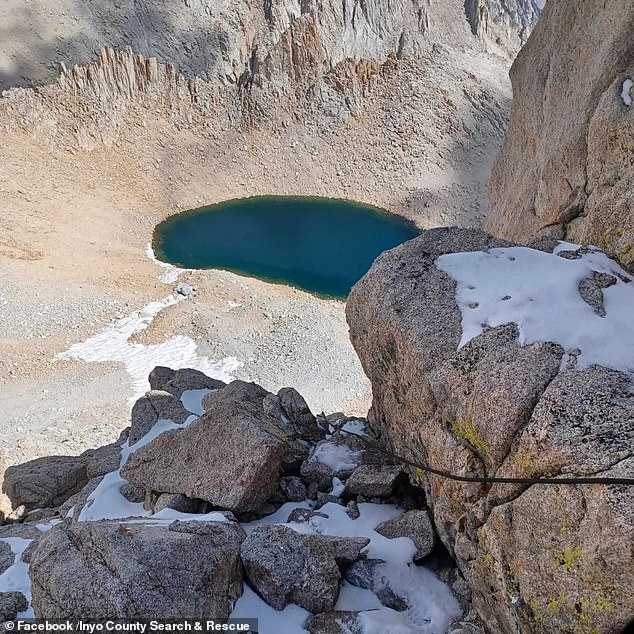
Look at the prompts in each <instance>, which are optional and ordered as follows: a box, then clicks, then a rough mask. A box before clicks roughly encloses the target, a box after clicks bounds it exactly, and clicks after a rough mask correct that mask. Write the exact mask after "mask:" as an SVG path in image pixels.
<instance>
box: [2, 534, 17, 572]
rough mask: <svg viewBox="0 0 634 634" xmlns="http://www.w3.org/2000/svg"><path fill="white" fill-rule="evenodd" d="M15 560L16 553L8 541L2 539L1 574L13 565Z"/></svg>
mask: <svg viewBox="0 0 634 634" xmlns="http://www.w3.org/2000/svg"><path fill="white" fill-rule="evenodd" d="M14 561H15V555H14V554H13V551H12V550H11V546H9V544H8V543H7V542H2V541H0V575H1V574H2V573H3V572H4V571H5V570H6V569H7V568H9V566H13V562H14Z"/></svg>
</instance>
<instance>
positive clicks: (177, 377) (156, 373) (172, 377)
mask: <svg viewBox="0 0 634 634" xmlns="http://www.w3.org/2000/svg"><path fill="white" fill-rule="evenodd" d="M148 379H149V382H150V387H151V388H152V390H160V391H163V392H169V393H170V394H172V395H173V396H175V397H176V398H178V399H180V397H181V395H182V394H183V392H184V391H186V390H205V389H207V390H219V389H222V388H223V387H224V386H225V385H226V384H225V383H223V382H222V381H219V380H218V379H212V378H211V377H209V376H207V375H206V374H203V373H202V372H200V371H199V370H193V369H191V368H183V369H182V370H172V369H171V368H166V367H164V366H156V367H155V368H154V370H152V372H150V376H149V377H148Z"/></svg>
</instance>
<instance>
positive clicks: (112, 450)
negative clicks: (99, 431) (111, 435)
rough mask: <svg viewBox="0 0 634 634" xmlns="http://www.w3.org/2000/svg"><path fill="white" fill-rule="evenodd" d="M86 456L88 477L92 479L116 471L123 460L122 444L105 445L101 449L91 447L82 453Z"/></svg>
mask: <svg viewBox="0 0 634 634" xmlns="http://www.w3.org/2000/svg"><path fill="white" fill-rule="evenodd" d="M81 457H82V458H86V459H87V462H86V477H87V478H88V479H89V480H90V479H92V478H98V477H99V476H104V475H106V473H110V472H111V471H116V470H117V469H118V468H119V462H120V460H121V446H120V444H119V443H113V444H111V445H105V446H104V447H99V449H89V450H88V451H84V453H83V454H81Z"/></svg>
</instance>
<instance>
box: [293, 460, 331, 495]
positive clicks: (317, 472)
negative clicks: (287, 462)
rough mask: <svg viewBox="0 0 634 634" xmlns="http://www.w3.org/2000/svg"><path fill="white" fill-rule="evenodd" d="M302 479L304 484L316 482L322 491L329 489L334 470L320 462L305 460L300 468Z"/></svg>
mask: <svg viewBox="0 0 634 634" xmlns="http://www.w3.org/2000/svg"><path fill="white" fill-rule="evenodd" d="M300 473H301V477H302V480H303V481H304V482H306V484H313V483H314V484H316V485H317V489H318V490H319V491H321V492H322V493H326V492H327V491H330V489H331V487H332V479H333V477H334V472H333V471H332V469H330V468H329V467H327V466H326V465H324V464H321V462H314V461H313V462H309V461H308V460H305V461H304V462H303V463H302V466H301V468H300Z"/></svg>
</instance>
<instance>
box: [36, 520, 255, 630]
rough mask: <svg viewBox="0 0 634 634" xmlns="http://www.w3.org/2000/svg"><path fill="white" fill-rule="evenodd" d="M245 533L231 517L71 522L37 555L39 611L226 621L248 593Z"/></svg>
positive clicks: (43, 542)
mask: <svg viewBox="0 0 634 634" xmlns="http://www.w3.org/2000/svg"><path fill="white" fill-rule="evenodd" d="M243 539H244V532H243V531H242V529H241V528H240V527H239V526H238V525H237V524H235V523H230V522H205V523H200V522H174V523H173V524H171V525H170V526H169V528H168V527H165V526H160V525H144V524H120V523H118V522H78V523H70V522H68V521H67V522H65V523H64V524H61V525H59V526H56V527H55V528H53V529H51V530H50V531H49V532H47V533H45V534H44V536H43V537H42V538H41V539H40V543H39V544H38V547H37V550H36V551H35V553H34V555H33V556H32V559H31V568H30V575H31V580H32V592H33V599H32V603H33V608H34V610H35V615H36V617H38V618H48V619H86V618H89V619H113V618H115V619H126V618H128V619H139V618H141V619H144V618H146V619H148V618H154V619H156V618H162V619H177V618H183V617H189V618H203V617H208V616H213V617H215V618H218V619H225V618H227V617H228V616H229V613H230V611H231V609H232V605H233V603H234V601H235V600H236V599H237V598H238V597H239V596H240V595H241V594H242V566H241V564H240V556H239V553H240V543H241V542H242V540H243Z"/></svg>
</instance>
